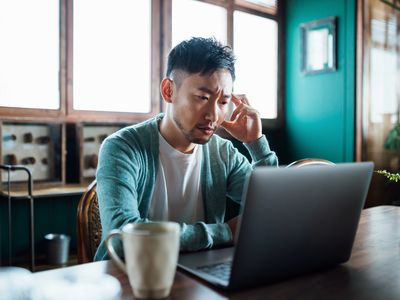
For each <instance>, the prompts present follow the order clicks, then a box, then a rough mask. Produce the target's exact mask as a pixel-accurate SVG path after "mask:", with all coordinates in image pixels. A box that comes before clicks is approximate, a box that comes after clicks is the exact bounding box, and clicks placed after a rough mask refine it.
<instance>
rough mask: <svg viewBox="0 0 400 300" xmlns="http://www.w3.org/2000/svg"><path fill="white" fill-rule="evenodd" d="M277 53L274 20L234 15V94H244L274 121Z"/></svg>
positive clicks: (253, 104)
mask: <svg viewBox="0 0 400 300" xmlns="http://www.w3.org/2000/svg"><path fill="white" fill-rule="evenodd" d="M254 28H257V30H256V31H254V30H253V29H254ZM249 32H252V34H249ZM277 50H278V36H277V23H276V21H274V20H270V19H266V18H262V17H258V16H255V15H251V14H248V13H244V12H239V11H235V12H234V52H235V54H236V59H237V60H236V82H235V93H237V94H246V95H247V96H248V98H249V101H250V103H251V104H252V106H254V107H255V108H256V109H257V110H258V111H259V112H260V114H261V117H262V118H267V119H275V118H277V94H278V93H277V87H278V86H277V83H278V80H277V78H278V75H277V74H278V72H277V70H278V51H277Z"/></svg>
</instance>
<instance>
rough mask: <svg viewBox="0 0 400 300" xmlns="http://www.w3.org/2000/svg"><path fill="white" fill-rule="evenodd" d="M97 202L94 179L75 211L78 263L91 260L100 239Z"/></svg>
mask: <svg viewBox="0 0 400 300" xmlns="http://www.w3.org/2000/svg"><path fill="white" fill-rule="evenodd" d="M101 232H102V230H101V223H100V213H99V204H98V201H97V194H96V180H94V181H93V182H92V183H91V184H90V185H89V186H88V188H87V190H86V192H85V193H84V194H83V195H82V197H81V200H80V201H79V204H78V212H77V238H78V241H77V243H78V263H80V264H81V263H87V262H91V261H93V257H94V254H95V253H96V250H97V247H98V246H99V244H100V241H101Z"/></svg>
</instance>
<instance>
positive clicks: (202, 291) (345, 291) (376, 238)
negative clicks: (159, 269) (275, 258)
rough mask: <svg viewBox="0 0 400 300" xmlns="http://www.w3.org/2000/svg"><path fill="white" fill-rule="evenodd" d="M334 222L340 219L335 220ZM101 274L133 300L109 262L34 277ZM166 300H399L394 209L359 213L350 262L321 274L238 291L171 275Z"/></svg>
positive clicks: (399, 224) (397, 210) (398, 213)
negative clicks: (172, 278) (170, 286)
mask: <svg viewBox="0 0 400 300" xmlns="http://www.w3.org/2000/svg"><path fill="white" fill-rule="evenodd" d="M338 222H340V220H338ZM66 270H68V272H71V271H76V272H80V271H90V272H96V273H107V274H111V275H112V276H114V277H116V278H117V279H118V280H119V281H120V282H121V285H122V288H123V294H122V297H121V299H133V295H132V290H131V288H130V285H129V282H128V278H127V276H126V275H125V274H124V273H123V272H121V271H120V270H119V269H117V267H116V266H115V265H114V264H113V263H112V262H111V261H102V262H95V263H88V264H83V265H78V266H74V267H68V268H64V269H57V270H52V271H45V272H38V273H35V275H34V276H41V275H42V274H45V273H46V274H47V275H48V274H49V272H52V273H53V274H54V275H56V274H59V273H60V272H65V271H66ZM169 299H206V300H212V299H246V300H251V299H393V300H394V299H396V300H398V299H400V207H396V206H378V207H373V208H368V209H365V210H364V211H363V212H362V216H361V220H360V225H359V228H358V232H357V236H356V241H355V244H354V247H353V252H352V256H351V259H350V260H349V261H348V262H347V263H345V264H342V265H339V266H337V267H335V268H333V269H329V270H326V271H323V272H319V273H314V274H311V275H306V276H301V277H297V278H294V279H291V280H287V281H284V282H280V283H276V284H272V285H268V286H263V287H260V288H256V289H250V290H243V291H239V292H223V291H221V290H218V289H214V288H213V287H212V286H210V285H207V284H206V283H204V282H202V281H200V280H197V279H195V278H194V277H192V276H190V275H188V274H186V273H185V272H183V271H179V270H178V272H177V273H176V277H175V282H174V285H173V288H172V292H171V295H170V297H169Z"/></svg>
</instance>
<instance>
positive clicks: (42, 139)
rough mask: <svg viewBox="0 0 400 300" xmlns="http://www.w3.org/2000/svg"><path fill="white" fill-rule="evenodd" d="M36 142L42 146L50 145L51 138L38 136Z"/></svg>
mask: <svg viewBox="0 0 400 300" xmlns="http://www.w3.org/2000/svg"><path fill="white" fill-rule="evenodd" d="M35 141H36V143H37V144H41V145H44V144H48V143H49V142H50V137H48V136H38V137H37V138H36V139H35Z"/></svg>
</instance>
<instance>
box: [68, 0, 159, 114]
mask: <svg viewBox="0 0 400 300" xmlns="http://www.w3.org/2000/svg"><path fill="white" fill-rule="evenodd" d="M73 12H74V17H73V19H74V21H73V22H74V27H73V30H74V32H73V45H74V46H73V99H72V102H73V109H74V110H92V111H93V110H94V111H109V112H132V113H133V112H136V113H148V112H150V110H151V93H150V91H151V86H150V83H151V74H150V73H151V2H150V1H132V0H118V1H115V0H85V1H75V2H74V10H73Z"/></svg>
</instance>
